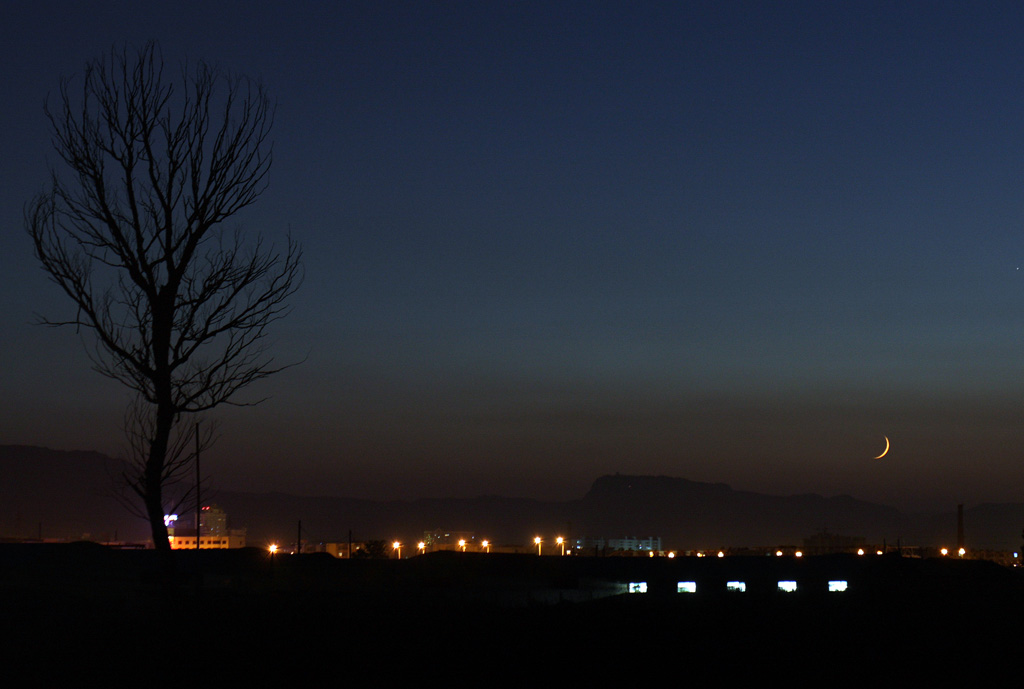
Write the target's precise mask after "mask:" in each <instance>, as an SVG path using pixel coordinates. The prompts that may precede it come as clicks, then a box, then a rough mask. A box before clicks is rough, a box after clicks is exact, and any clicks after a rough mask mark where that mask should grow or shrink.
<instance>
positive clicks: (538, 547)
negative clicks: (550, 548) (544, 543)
mask: <svg viewBox="0 0 1024 689" xmlns="http://www.w3.org/2000/svg"><path fill="white" fill-rule="evenodd" d="M533 542H534V543H536V544H537V554H538V555H540V543H541V540H540V536H536V537H534V539H533Z"/></svg>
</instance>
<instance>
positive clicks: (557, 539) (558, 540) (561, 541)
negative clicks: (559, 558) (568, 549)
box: [555, 536, 565, 556]
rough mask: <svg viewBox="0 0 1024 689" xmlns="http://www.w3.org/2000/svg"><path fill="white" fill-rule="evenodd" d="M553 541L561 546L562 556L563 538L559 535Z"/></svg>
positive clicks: (563, 549) (563, 551) (563, 553)
mask: <svg viewBox="0 0 1024 689" xmlns="http://www.w3.org/2000/svg"><path fill="white" fill-rule="evenodd" d="M555 543H557V544H558V545H559V546H561V548H562V555H563V556H564V555H565V539H564V538H562V537H561V536H559V537H558V538H556V539H555Z"/></svg>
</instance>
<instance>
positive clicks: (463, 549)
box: [459, 538, 466, 552]
mask: <svg viewBox="0 0 1024 689" xmlns="http://www.w3.org/2000/svg"><path fill="white" fill-rule="evenodd" d="M459 547H460V548H462V552H466V539H465V538H460V539H459Z"/></svg>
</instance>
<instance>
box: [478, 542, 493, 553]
mask: <svg viewBox="0 0 1024 689" xmlns="http://www.w3.org/2000/svg"><path fill="white" fill-rule="evenodd" d="M480 545H482V546H483V547H484V552H487V553H489V552H491V542H490V541H486V540H485V541H481V542H480Z"/></svg>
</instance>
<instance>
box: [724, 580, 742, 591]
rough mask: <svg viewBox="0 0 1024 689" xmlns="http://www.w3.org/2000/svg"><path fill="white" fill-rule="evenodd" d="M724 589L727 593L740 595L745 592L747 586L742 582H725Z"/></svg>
mask: <svg viewBox="0 0 1024 689" xmlns="http://www.w3.org/2000/svg"><path fill="white" fill-rule="evenodd" d="M725 588H726V590H728V591H739V592H741V593H742V592H743V591H746V590H747V584H746V583H745V582H742V581H727V582H725Z"/></svg>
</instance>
